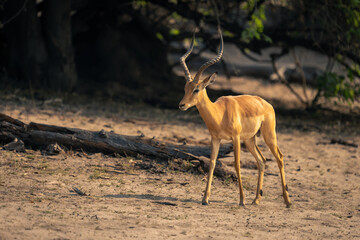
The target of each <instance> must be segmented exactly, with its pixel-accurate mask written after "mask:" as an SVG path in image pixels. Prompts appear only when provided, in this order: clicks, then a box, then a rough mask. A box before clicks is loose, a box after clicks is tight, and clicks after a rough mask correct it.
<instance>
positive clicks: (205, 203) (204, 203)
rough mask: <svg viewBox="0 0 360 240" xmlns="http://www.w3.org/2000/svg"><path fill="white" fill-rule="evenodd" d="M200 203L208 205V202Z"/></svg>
mask: <svg viewBox="0 0 360 240" xmlns="http://www.w3.org/2000/svg"><path fill="white" fill-rule="evenodd" d="M201 204H202V205H209V203H208V202H202V203H201Z"/></svg>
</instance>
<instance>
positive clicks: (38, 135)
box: [0, 113, 232, 177]
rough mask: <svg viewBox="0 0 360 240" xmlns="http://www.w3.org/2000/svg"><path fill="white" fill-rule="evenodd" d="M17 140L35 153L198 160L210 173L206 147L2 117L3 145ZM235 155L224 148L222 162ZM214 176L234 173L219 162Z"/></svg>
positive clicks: (208, 151)
mask: <svg viewBox="0 0 360 240" xmlns="http://www.w3.org/2000/svg"><path fill="white" fill-rule="evenodd" d="M14 139H18V140H21V141H23V142H24V144H25V147H27V148H29V147H31V148H32V149H46V148H47V147H48V146H49V145H50V144H59V145H60V146H63V147H66V148H68V149H72V150H79V151H87V152H92V153H95V152H102V153H105V154H113V153H117V154H120V155H122V156H134V157H136V156H138V155H139V154H140V155H143V156H145V157H148V158H153V159H154V158H155V159H159V160H166V161H167V160H169V159H174V158H180V159H185V160H191V159H196V160H199V161H200V163H201V165H202V166H204V169H205V170H207V169H208V165H209V161H208V159H207V158H208V157H210V147H207V146H206V147H205V146H187V145H185V146H183V145H182V146H176V145H171V144H164V143H160V142H158V141H156V140H154V139H147V138H144V137H138V136H125V135H119V134H116V133H114V132H105V131H104V130H101V131H100V132H94V131H87V130H83V129H78V128H66V127H60V126H53V125H46V124H40V123H34V122H31V123H29V124H25V123H23V122H21V121H19V120H16V119H13V118H11V117H9V116H7V115H5V114H2V113H0V142H1V143H5V144H6V143H9V142H11V141H13V140H14ZM231 151H232V146H231V144H227V145H223V146H222V147H221V149H220V152H219V158H221V157H225V156H226V155H227V154H228V153H230V152H231ZM217 168H218V169H217V170H215V174H216V175H218V176H220V177H224V176H231V175H232V172H231V171H229V170H228V169H226V168H224V166H223V164H222V163H221V162H220V161H218V164H217Z"/></svg>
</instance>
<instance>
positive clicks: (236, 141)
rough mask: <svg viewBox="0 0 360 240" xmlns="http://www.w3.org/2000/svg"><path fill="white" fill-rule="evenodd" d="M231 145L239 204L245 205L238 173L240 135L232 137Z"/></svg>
mask: <svg viewBox="0 0 360 240" xmlns="http://www.w3.org/2000/svg"><path fill="white" fill-rule="evenodd" d="M233 146H234V158H235V170H236V174H237V177H238V182H239V192H240V206H245V194H244V189H243V186H242V181H241V173H240V146H241V145H240V136H235V137H233Z"/></svg>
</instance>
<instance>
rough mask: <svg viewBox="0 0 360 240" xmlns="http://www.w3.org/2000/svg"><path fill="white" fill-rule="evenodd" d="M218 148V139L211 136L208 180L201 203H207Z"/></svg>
mask: <svg viewBox="0 0 360 240" xmlns="http://www.w3.org/2000/svg"><path fill="white" fill-rule="evenodd" d="M219 148H220V139H216V138H211V155H210V165H209V175H208V181H207V184H206V189H205V194H204V198H203V200H202V205H208V204H209V197H210V189H211V183H212V179H213V175H214V169H215V164H216V158H217V156H218V153H219Z"/></svg>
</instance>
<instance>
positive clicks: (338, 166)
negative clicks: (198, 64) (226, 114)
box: [0, 86, 360, 239]
mask: <svg viewBox="0 0 360 240" xmlns="http://www.w3.org/2000/svg"><path fill="white" fill-rule="evenodd" d="M268 87H269V86H268ZM275 87H276V86H275ZM267 92H268V93H269V94H271V93H272V94H273V95H274V91H271V89H270V90H268V91H267ZM276 94H277V95H278V96H279V97H283V96H284V95H285V94H278V92H277V93H276ZM265 95H266V94H265ZM265 97H266V96H265ZM289 101H290V100H289ZM0 112H3V113H5V114H8V115H10V116H12V117H14V118H18V119H20V120H22V121H24V122H27V123H28V122H30V121H34V122H39V123H46V124H54V125H60V126H66V127H78V128H84V129H88V130H96V131H99V130H101V129H104V130H105V131H111V130H113V131H115V132H116V133H118V134H126V135H141V134H143V135H145V136H146V137H150V138H151V137H153V136H155V137H156V139H158V140H159V141H161V142H165V143H167V142H171V143H178V144H182V143H183V142H184V140H186V142H187V143H188V144H195V145H206V144H209V135H208V132H207V129H206V127H205V125H204V124H203V123H202V121H201V119H200V118H199V116H198V114H197V113H196V110H191V111H190V112H186V113H184V112H180V111H178V110H177V109H174V110H162V109H157V108H154V107H149V106H145V105H141V104H138V105H131V106H130V105H124V104H116V103H113V102H107V103H104V104H101V103H99V102H96V101H93V102H92V101H90V102H88V103H82V104H64V103H63V102H62V100H61V99H56V98H55V99H51V100H49V101H36V102H32V101H30V100H27V99H23V98H20V97H17V96H16V95H11V94H10V95H8V96H3V97H2V101H1V103H0ZM277 124H278V125H277V133H278V142H279V146H280V149H281V150H282V152H283V153H284V156H285V172H286V179H287V182H288V186H289V193H290V197H291V200H292V201H293V205H292V207H291V208H290V209H288V208H285V204H284V203H283V198H282V193H281V187H280V177H279V171H278V168H277V164H276V162H275V161H274V158H273V156H272V155H271V153H270V152H269V151H268V150H267V148H266V146H265V144H264V143H263V141H262V139H260V138H259V139H258V143H259V146H260V149H261V150H262V152H263V153H264V155H265V157H266V158H268V162H267V168H266V171H265V178H264V187H263V192H264V194H263V198H262V201H261V203H260V205H258V206H253V205H250V203H251V202H252V199H253V198H254V197H255V190H256V189H255V188H256V181H257V170H256V169H254V168H253V167H252V166H254V163H255V160H254V159H253V157H252V156H251V155H250V153H249V152H247V151H242V155H241V161H242V166H243V167H242V170H241V171H242V177H243V184H244V187H245V189H246V198H247V200H246V202H247V206H246V208H242V207H239V206H238V203H239V194H238V188H237V185H236V182H234V181H233V180H232V179H217V178H215V180H214V182H213V187H212V195H211V197H210V205H208V206H202V205H201V199H202V194H203V191H204V189H205V184H206V174H205V173H199V172H197V171H193V169H192V166H191V164H190V163H189V162H186V161H184V162H183V163H182V167H183V168H182V169H183V170H181V169H180V170H179V169H178V168H174V167H173V166H172V164H171V162H172V160H169V162H168V163H161V162H156V160H152V165H151V167H149V169H144V168H143V167H141V166H142V164H141V163H142V162H144V161H148V160H146V159H144V158H143V157H142V156H139V157H138V158H131V157H120V156H106V155H103V154H100V153H97V154H87V153H83V152H77V151H71V150H70V151H67V152H66V153H64V154H59V155H55V156H48V155H43V154H42V153H41V151H39V150H37V151H33V150H27V151H26V152H25V153H17V152H10V151H5V150H0V216H1V217H0V239H111V238H113V239H136V238H137V239H360V184H359V182H360V163H359V160H360V153H359V147H352V146H347V145H342V144H330V143H331V140H332V139H341V140H343V141H346V142H349V143H355V144H359V143H360V135H359V133H360V128H359V125H360V124H359V123H356V122H355V123H354V122H350V123H349V122H346V121H342V120H334V121H332V120H326V119H324V118H315V119H310V118H309V119H307V118H306V117H299V116H298V115H297V116H292V115H278V118H277ZM222 161H224V162H225V163H226V164H229V165H231V164H232V162H233V159H232V155H231V154H230V155H229V156H228V157H227V158H225V159H222ZM73 187H76V188H78V189H80V190H81V191H83V192H85V193H86V196H80V195H79V194H77V193H75V192H74V191H73V190H72V189H73Z"/></svg>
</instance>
